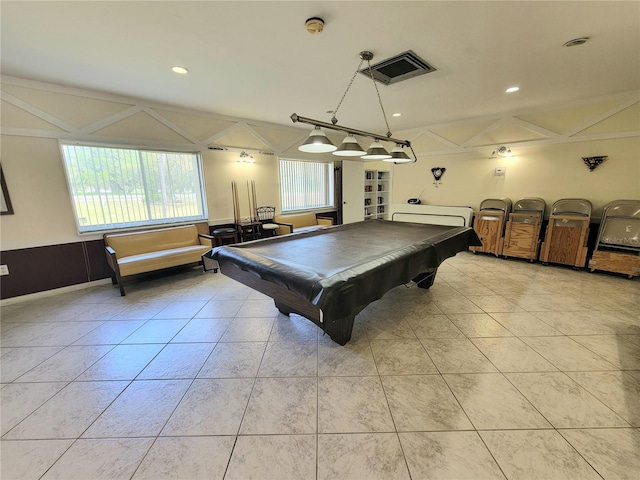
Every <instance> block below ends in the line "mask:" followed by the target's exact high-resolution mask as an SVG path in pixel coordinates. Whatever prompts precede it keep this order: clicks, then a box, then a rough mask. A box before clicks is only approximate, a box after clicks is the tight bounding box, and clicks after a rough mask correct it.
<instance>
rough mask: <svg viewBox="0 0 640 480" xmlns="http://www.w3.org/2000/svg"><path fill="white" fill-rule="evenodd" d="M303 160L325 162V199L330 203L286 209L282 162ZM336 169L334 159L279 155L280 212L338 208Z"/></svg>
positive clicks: (289, 212)
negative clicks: (336, 199)
mask: <svg viewBox="0 0 640 480" xmlns="http://www.w3.org/2000/svg"><path fill="white" fill-rule="evenodd" d="M283 161H289V162H301V163H314V164H323V165H325V166H326V169H327V171H326V179H327V184H326V185H325V194H324V195H325V199H326V200H328V203H327V204H326V205H324V206H318V207H308V208H297V209H292V210H284V208H283V207H284V202H283V188H284V185H283V183H282V162H283ZM334 169H335V161H334V160H315V159H314V160H311V159H306V158H291V157H278V195H279V197H280V212H281V213H282V214H295V213H303V212H326V211H330V210H334V209H335V208H336V205H335V188H336V186H335V178H334V175H333V172H334Z"/></svg>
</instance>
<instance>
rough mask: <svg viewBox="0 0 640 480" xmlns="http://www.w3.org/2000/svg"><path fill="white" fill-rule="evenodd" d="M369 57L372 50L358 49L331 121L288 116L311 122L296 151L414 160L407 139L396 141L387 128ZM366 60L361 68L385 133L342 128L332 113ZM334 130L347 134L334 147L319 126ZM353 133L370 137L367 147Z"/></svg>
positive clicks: (295, 120)
mask: <svg viewBox="0 0 640 480" xmlns="http://www.w3.org/2000/svg"><path fill="white" fill-rule="evenodd" d="M372 58H373V53H371V52H368V51H366V50H365V51H362V52H360V63H359V64H358V68H356V71H355V73H354V74H353V77H352V78H351V81H350V82H349V85H347V89H346V90H345V92H344V94H343V95H342V98H341V99H340V102H339V103H338V106H337V107H336V108H335V109H334V110H333V116H332V117H331V123H327V122H322V121H320V120H314V119H313V118H307V117H301V116H299V115H298V114H296V113H294V114H292V115H291V120H292V121H293V123H296V122H300V123H306V124H308V125H313V130H312V131H311V133H310V134H309V137H308V138H307V140H306V141H305V142H304V143H303V144H302V145H300V146H299V147H298V150H300V151H301V152H307V153H327V152H332V153H333V154H334V155H337V156H340V157H360V158H362V159H363V160H365V161H369V160H385V161H387V162H393V163H415V162H416V161H417V160H418V159H417V157H416V154H415V152H414V151H413V148H412V147H411V142H410V141H409V140H399V139H397V138H392V136H391V131H390V129H389V122H388V121H387V115H386V113H385V111H384V106H383V105H382V99H381V97H380V91H379V90H378V85H377V84H376V81H375V79H374V77H373V72H372V70H371V59H372ZM365 61H366V62H367V68H366V69H365V70H366V71H367V72H369V75H370V76H371V81H372V82H373V86H374V87H375V89H376V94H377V96H378V102H379V103H380V109H381V110H382V116H383V118H384V122H385V124H386V126H387V134H386V136H383V135H378V134H376V133H371V132H365V131H362V130H356V129H353V128H349V127H343V126H342V125H338V119H337V117H336V115H337V114H338V110H339V109H340V106H341V105H342V102H343V101H344V99H345V97H346V96H347V93H348V92H349V89H350V88H351V85H352V84H353V81H354V80H355V78H356V75H357V74H358V72H359V71H360V68H361V67H362V64H363V62H365ZM320 127H322V128H325V129H329V130H335V131H338V132H345V133H346V134H347V136H346V137H345V139H344V140H343V142H342V144H341V145H340V146H339V147H336V146H335V145H334V144H333V143H332V142H331V140H329V138H327V136H326V134H325V133H324V132H323V131H322V130H321V128H320ZM354 135H358V136H361V137H368V138H371V139H372V140H373V142H372V143H371V146H370V147H369V149H368V150H366V151H365V150H364V149H363V148H362V147H361V146H360V144H359V143H358V141H357V140H356V138H355V136H354ZM381 142H394V143H395V144H396V146H395V148H394V149H393V150H392V151H391V153H389V152H388V151H387V150H386V149H385V148H384V146H383V145H382V143H381ZM403 147H408V148H409V150H411V153H412V154H413V159H412V158H411V157H409V155H407V153H406V152H405V151H403V150H402V149H403Z"/></svg>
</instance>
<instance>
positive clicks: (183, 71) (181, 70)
mask: <svg viewBox="0 0 640 480" xmlns="http://www.w3.org/2000/svg"><path fill="white" fill-rule="evenodd" d="M171 70H173V71H174V72H176V73H180V74H181V75H184V74H185V73H187V72H188V71H189V70H187V69H186V68H184V67H171Z"/></svg>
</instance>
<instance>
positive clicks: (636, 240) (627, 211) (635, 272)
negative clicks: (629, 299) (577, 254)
mask: <svg viewBox="0 0 640 480" xmlns="http://www.w3.org/2000/svg"><path fill="white" fill-rule="evenodd" d="M589 270H590V271H592V272H593V271H594V270H604V271H607V272H615V273H623V274H626V275H627V276H628V277H629V278H633V277H634V276H640V200H616V201H613V202H611V203H609V204H607V205H605V206H604V208H603V211H602V221H601V222H600V229H599V230H598V238H597V240H596V247H595V251H594V252H593V255H592V257H591V260H589Z"/></svg>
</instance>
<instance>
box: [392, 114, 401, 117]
mask: <svg viewBox="0 0 640 480" xmlns="http://www.w3.org/2000/svg"><path fill="white" fill-rule="evenodd" d="M393 116H394V117H401V116H402V114H401V113H394V114H393Z"/></svg>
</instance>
